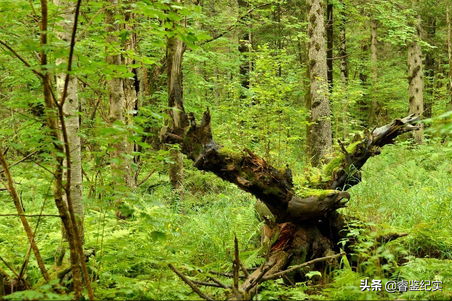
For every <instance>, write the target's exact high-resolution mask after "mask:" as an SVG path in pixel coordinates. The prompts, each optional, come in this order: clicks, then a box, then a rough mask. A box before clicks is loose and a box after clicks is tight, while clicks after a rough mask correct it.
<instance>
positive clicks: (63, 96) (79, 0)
mask: <svg viewBox="0 0 452 301" xmlns="http://www.w3.org/2000/svg"><path fill="white" fill-rule="evenodd" d="M81 4H82V0H77V4H76V6H75V14H74V26H73V28H72V34H71V44H70V46H69V58H68V63H67V72H66V78H65V79H64V88H63V93H62V94H61V100H60V106H63V105H64V102H65V101H66V96H67V89H68V87H69V79H70V72H71V71H72V60H73V58H74V48H75V36H76V34H77V25H78V16H79V15H80V5H81ZM88 290H89V289H88Z"/></svg>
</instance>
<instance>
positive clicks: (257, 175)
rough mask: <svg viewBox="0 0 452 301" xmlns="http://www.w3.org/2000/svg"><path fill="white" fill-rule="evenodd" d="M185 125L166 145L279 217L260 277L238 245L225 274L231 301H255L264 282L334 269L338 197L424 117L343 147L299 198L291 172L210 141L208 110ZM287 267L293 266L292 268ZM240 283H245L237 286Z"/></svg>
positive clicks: (170, 133)
mask: <svg viewBox="0 0 452 301" xmlns="http://www.w3.org/2000/svg"><path fill="white" fill-rule="evenodd" d="M184 114H185V113H184ZM186 119H187V120H188V123H189V124H188V126H186V127H185V128H180V127H178V128H173V129H172V128H168V127H166V128H163V129H162V131H161V134H160V135H161V139H162V141H163V142H165V143H176V144H179V145H180V147H181V151H182V153H184V154H185V155H186V156H187V157H188V158H189V159H191V160H193V162H194V166H195V167H196V168H197V169H199V170H203V171H209V172H212V173H214V174H215V175H217V176H218V177H220V178H221V179H223V180H225V181H228V182H230V183H233V184H235V185H236V186H237V187H239V188H240V189H242V190H244V191H247V192H249V193H251V194H252V195H254V196H255V197H256V198H257V199H259V200H260V201H262V202H263V203H264V204H265V205H266V206H267V207H268V209H269V210H270V212H271V213H272V215H274V217H275V221H276V223H274V224H273V227H274V228H277V229H278V231H277V232H276V233H279V234H278V237H277V239H276V241H275V242H274V243H273V245H272V246H271V248H270V250H269V254H268V257H267V258H266V260H265V262H264V264H262V265H261V266H260V267H258V268H257V269H256V270H255V271H253V272H251V273H248V271H247V270H246V268H245V267H243V265H242V264H241V262H240V259H239V254H238V242H237V241H236V240H235V241H234V250H235V251H234V259H233V272H232V274H227V275H228V276H230V277H231V278H232V280H233V285H232V287H228V286H226V285H224V288H228V291H229V292H228V294H227V296H228V299H230V300H251V299H252V297H253V296H254V295H255V294H256V293H257V290H258V286H259V284H260V283H262V282H263V281H266V280H270V279H276V278H279V277H284V278H288V279H289V278H290V279H289V280H288V282H289V283H293V282H296V281H300V280H305V279H306V278H305V275H304V273H303V272H302V271H300V269H301V268H303V267H308V266H309V267H311V268H312V269H314V270H315V269H321V268H322V267H324V266H323V265H324V264H325V262H329V264H333V262H334V259H335V258H337V257H339V256H341V255H344V253H343V252H342V251H340V250H338V247H337V242H338V241H339V239H340V238H341V235H340V230H341V229H342V228H343V226H344V219H343V217H342V216H341V215H340V214H339V213H337V212H336V210H337V209H338V208H341V207H344V206H345V204H346V202H347V201H348V200H349V199H350V195H349V193H347V192H345V191H339V190H346V189H348V188H350V187H351V186H353V185H356V184H357V183H358V182H359V181H360V175H359V170H360V169H361V167H362V166H363V165H364V164H365V163H366V161H367V160H368V159H369V158H370V157H372V156H374V155H377V154H379V153H380V150H381V147H383V146H384V145H386V144H390V143H393V142H394V139H395V138H396V137H397V136H399V135H401V134H403V133H405V132H408V131H412V130H415V129H417V126H416V125H414V124H415V123H416V122H417V121H418V119H419V118H418V117H416V116H414V115H410V116H408V117H405V118H402V119H396V120H394V121H392V122H391V123H389V124H387V125H385V126H382V127H379V128H376V129H374V130H373V131H372V132H370V133H369V134H367V135H366V136H365V137H364V138H362V139H360V140H359V141H357V142H355V143H353V144H351V145H350V146H348V147H345V146H344V145H342V143H340V146H341V150H342V153H341V154H339V155H338V156H337V157H335V158H334V159H333V160H331V162H330V163H328V164H327V165H326V166H325V167H324V169H323V174H322V176H321V177H320V179H317V180H316V181H311V182H310V183H309V184H307V185H306V186H307V188H309V189H306V191H303V192H300V191H299V190H298V193H297V191H296V189H295V187H294V184H293V183H292V175H291V172H290V169H289V168H288V166H287V167H286V169H285V170H279V169H277V168H275V167H273V166H271V165H269V164H268V163H267V162H266V161H265V160H264V159H263V158H261V157H259V156H257V155H256V154H254V153H252V152H251V151H249V150H246V149H245V150H244V151H243V152H241V153H231V152H228V151H225V150H223V149H222V147H221V146H220V145H219V144H217V143H216V142H215V141H214V140H213V137H212V130H211V126H210V121H211V118H210V112H209V111H206V112H205V113H204V115H203V117H202V119H201V122H200V123H199V124H198V123H197V122H196V120H195V118H194V116H193V114H190V113H189V114H188V115H187V118H186ZM288 171H289V172H288ZM336 189H339V190H336ZM272 232H273V233H275V232H274V231H272ZM339 251H340V253H339ZM289 265H292V267H291V268H288V269H287V267H288V266H289ZM170 268H171V269H172V270H173V271H174V272H175V273H176V274H177V275H178V276H179V277H180V278H181V279H182V280H183V281H184V282H186V283H187V284H188V285H189V286H190V287H191V288H192V289H193V291H195V292H196V293H197V294H198V295H199V296H201V297H202V298H204V299H207V300H209V298H210V297H209V296H206V295H204V294H203V293H202V292H201V291H200V290H199V288H198V287H197V286H196V284H195V283H194V282H193V281H191V280H190V279H188V278H187V277H185V276H183V275H182V274H181V273H180V272H179V271H178V270H176V269H175V268H174V267H172V266H170ZM240 274H243V275H240ZM241 279H244V280H243V281H242V282H241V284H240V280H241ZM214 282H215V283H216V284H218V286H223V285H222V284H219V283H217V282H216V281H214ZM198 284H200V285H206V283H201V282H198ZM209 286H210V284H209Z"/></svg>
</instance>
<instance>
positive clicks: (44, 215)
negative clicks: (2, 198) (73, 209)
mask: <svg viewBox="0 0 452 301" xmlns="http://www.w3.org/2000/svg"><path fill="white" fill-rule="evenodd" d="M0 216H25V217H47V216H49V217H61V215H58V214H14V213H9V214H0Z"/></svg>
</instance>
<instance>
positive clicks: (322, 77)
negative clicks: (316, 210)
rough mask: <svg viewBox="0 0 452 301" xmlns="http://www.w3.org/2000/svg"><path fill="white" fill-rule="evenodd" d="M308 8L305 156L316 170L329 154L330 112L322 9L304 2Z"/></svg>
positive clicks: (320, 5)
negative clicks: (307, 117)
mask: <svg viewBox="0 0 452 301" xmlns="http://www.w3.org/2000/svg"><path fill="white" fill-rule="evenodd" d="M306 3H307V5H308V39H309V46H308V61H309V63H308V68H309V79H310V85H309V96H308V101H307V107H308V109H310V112H311V113H310V122H311V123H312V124H311V125H309V127H308V139H307V140H308V153H309V158H310V160H311V163H312V165H314V166H319V165H320V164H321V162H322V161H324V160H325V159H326V157H327V155H328V154H329V153H330V152H331V146H332V132H331V119H330V118H331V109H330V104H329V100H328V82H327V79H328V77H327V70H328V68H327V62H326V49H325V24H324V16H323V14H324V5H323V2H322V1H321V0H307V2H306Z"/></svg>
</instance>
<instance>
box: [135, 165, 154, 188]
mask: <svg viewBox="0 0 452 301" xmlns="http://www.w3.org/2000/svg"><path fill="white" fill-rule="evenodd" d="M154 173H155V169H153V170H151V172H150V173H149V174H148V175H147V176H146V177H145V178H144V179H143V180H141V181H140V182H139V183H138V184H137V187H139V186H140V185H142V184H144V183H145V182H146V181H147V180H148V179H149V178H150V177H151V176H152V175H153V174H154Z"/></svg>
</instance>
